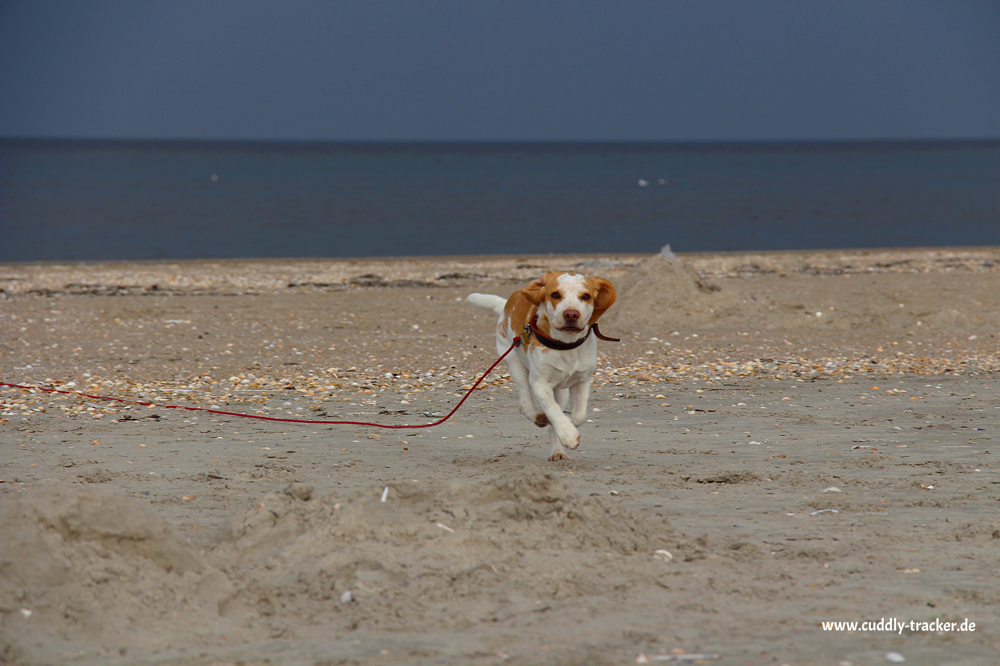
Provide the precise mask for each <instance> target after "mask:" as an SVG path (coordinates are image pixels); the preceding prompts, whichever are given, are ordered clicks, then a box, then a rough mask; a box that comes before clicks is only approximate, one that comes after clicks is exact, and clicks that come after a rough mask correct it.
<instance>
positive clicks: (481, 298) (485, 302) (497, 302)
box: [465, 294, 507, 315]
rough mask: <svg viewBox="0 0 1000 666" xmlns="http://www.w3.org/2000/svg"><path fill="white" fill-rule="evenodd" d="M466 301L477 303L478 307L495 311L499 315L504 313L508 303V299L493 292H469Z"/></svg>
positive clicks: (470, 303)
mask: <svg viewBox="0 0 1000 666" xmlns="http://www.w3.org/2000/svg"><path fill="white" fill-rule="evenodd" d="M465 302H466V303H468V304H469V305H475V306H476V307H477V308H482V309H484V310H490V311H492V312H495V313H496V314H497V315H502V314H503V309H504V306H505V305H507V299H504V298H500V297H499V296H494V295H493V294H469V295H468V296H467V297H466V299H465Z"/></svg>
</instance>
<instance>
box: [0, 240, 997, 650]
mask: <svg viewBox="0 0 1000 666" xmlns="http://www.w3.org/2000/svg"><path fill="white" fill-rule="evenodd" d="M550 268H568V269H573V270H578V271H581V272H585V273H587V274H591V275H598V276H602V277H606V278H608V279H610V280H612V281H613V282H614V283H615V284H616V286H617V287H618V290H619V298H620V300H619V302H618V303H617V304H616V305H615V307H614V308H612V310H611V311H609V313H608V314H607V315H606V316H605V318H604V319H602V323H601V327H602V330H603V331H604V332H605V333H606V334H609V335H614V336H616V337H621V338H622V342H621V343H602V346H601V359H600V368H599V372H598V375H597V376H596V378H595V390H594V394H593V398H592V402H591V408H592V415H591V422H590V423H587V424H585V425H584V426H583V427H582V428H581V434H582V439H583V443H582V444H581V447H580V449H578V450H577V451H575V452H571V453H570V460H567V461H560V462H556V463H550V462H548V461H547V460H546V456H547V451H548V445H547V442H546V441H545V433H544V431H542V430H539V429H537V428H535V427H534V426H533V425H532V424H530V423H528V422H527V420H526V419H524V418H523V417H521V416H520V414H519V413H518V411H517V406H516V401H515V399H514V396H513V387H512V386H511V384H510V381H509V378H506V377H505V376H504V372H502V369H500V370H498V371H496V372H495V373H494V374H493V375H491V376H490V377H488V378H487V380H486V381H485V382H484V384H483V385H482V388H481V389H480V390H477V391H475V392H474V393H473V395H472V396H471V397H470V398H469V400H468V401H467V402H466V403H465V405H464V406H463V408H462V409H461V410H460V411H459V412H458V413H457V414H456V415H455V416H454V417H452V419H451V420H449V421H447V422H446V423H444V424H442V425H440V426H437V427H435V428H430V429H417V428H404V429H400V430H380V429H374V428H367V427H356V426H346V425H325V424H295V423H284V422H268V421H256V420H249V419H241V418H237V417H227V416H219V415H214V414H211V413H208V412H193V411H179V410H173V409H165V408H163V407H143V406H135V405H128V404H126V403H115V402H107V401H98V400H90V399H85V398H82V397H80V396H78V395H73V394H52V393H44V392H41V391H28V390H21V389H15V388H11V387H7V388H3V389H0V437H2V446H3V450H4V456H3V457H2V459H0V663H12V664H81V665H84V664H86V665H89V664H171V665H173V664H177V665H180V664H185V665H195V664H197V665H203V664H204V665H207V664H235V663H242V664H309V665H311V664H390V663H393V664H396V663H405V664H470V663H471V664H503V663H516V664H626V663H652V662H655V661H667V660H668V659H669V660H671V661H668V662H667V663H708V664H713V663H719V664H741V665H742V664H785V663H787V664H857V665H859V666H860V665H866V664H885V663H892V662H893V660H897V661H898V659H899V658H903V659H905V663H907V664H995V663H997V655H998V654H1000V627H998V619H1000V611H998V610H997V609H998V608H1000V584H998V582H997V577H996V572H997V571H998V569H1000V517H998V516H1000V513H998V509H1000V504H998V501H1000V476H998V475H997V472H996V468H997V465H996V464H995V463H994V459H995V458H996V453H997V452H996V444H995V442H996V432H997V429H998V427H1000V395H998V382H997V372H998V370H1000V338H998V337H997V335H998V333H997V332H998V330H1000V326H998V325H1000V289H997V284H998V279H1000V249H997V248H970V249H938V250H887V251H878V252H875V251H856V252H826V253H770V254H758V255H746V254H722V255H681V256H680V258H679V260H678V261H676V262H672V261H669V260H667V259H665V258H662V257H659V256H542V257H493V258H476V257H471V258H470V257H465V258H435V259H400V260H371V261H332V260H331V261H284V262H282V261H261V262H249V261H247V262H237V261H231V262H148V263H129V264H66V265H55V264H5V265H0V289H2V291H0V330H2V331H3V336H0V381H3V382H11V383H19V384H25V385H32V386H42V387H47V388H56V389H59V390H65V391H78V390H81V391H85V392H87V393H91V394H100V395H107V396H115V397H120V398H123V399H128V400H141V401H146V402H153V403H157V404H160V405H167V404H170V405H185V406H195V407H203V408H212V407H213V406H215V407H216V408H218V409H221V410H227V411H234V412H243V413H248V414H259V415H269V416H273V417H281V418H309V419H317V420H322V419H345V420H362V421H373V420H375V421H379V422H385V423H387V424H397V425H418V424H423V423H427V422H430V421H432V420H435V419H436V418H439V417H438V416H435V415H440V414H444V413H447V412H448V411H449V410H450V409H451V407H452V406H454V405H455V404H456V403H457V402H458V400H459V399H460V397H461V395H462V394H464V392H465V389H466V388H468V387H469V386H471V384H472V382H473V381H474V380H475V379H476V378H477V377H478V374H479V373H481V372H482V371H483V370H485V368H486V367H488V366H489V364H490V363H491V362H492V361H493V360H494V358H495V354H494V350H493V340H492V324H493V322H492V316H491V315H489V314H488V313H485V312H482V311H480V310H476V309H474V308H471V307H469V306H467V305H465V304H464V303H462V302H461V299H462V298H464V296H465V295H466V294H468V293H469V292H472V291H484V292H491V293H498V294H502V295H506V294H508V293H510V292H511V291H513V290H514V289H516V288H518V287H519V286H520V285H521V284H523V283H524V282H526V281H527V280H528V279H530V278H532V277H534V276H535V275H536V274H538V273H540V272H541V271H543V270H545V269H550ZM880 620H884V621H885V622H884V623H883V624H882V625H880V626H879V627H864V628H862V627H860V626H859V627H858V628H856V629H854V630H850V629H839V630H826V629H824V628H823V626H822V623H823V622H857V623H859V624H860V623H862V622H872V623H878V622H879V621H880ZM935 621H939V622H940V623H946V622H954V623H956V625H955V626H954V627H952V626H947V625H943V624H938V625H934V624H933V623H934V622H935ZM966 621H967V622H968V623H975V628H974V630H970V624H968V623H967V624H965V626H964V630H963V627H962V623H963V622H966ZM911 622H912V623H913V624H912V625H911V624H910V623H911ZM886 623H891V624H890V625H889V626H890V627H891V628H890V630H886V628H885V627H886ZM899 623H902V624H903V625H904V627H903V629H902V630H900V629H899ZM923 623H930V624H923Z"/></svg>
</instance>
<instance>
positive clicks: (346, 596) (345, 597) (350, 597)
mask: <svg viewBox="0 0 1000 666" xmlns="http://www.w3.org/2000/svg"><path fill="white" fill-rule="evenodd" d="M351 601H354V594H353V593H352V592H351V591H350V590H348V591H347V592H344V593H343V594H342V595H340V603H342V604H346V603H348V602H351Z"/></svg>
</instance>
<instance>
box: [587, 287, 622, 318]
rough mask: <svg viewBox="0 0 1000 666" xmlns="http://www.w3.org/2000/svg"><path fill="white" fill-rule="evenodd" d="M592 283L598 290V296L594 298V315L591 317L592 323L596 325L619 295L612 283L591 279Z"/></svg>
mask: <svg viewBox="0 0 1000 666" xmlns="http://www.w3.org/2000/svg"><path fill="white" fill-rule="evenodd" d="M591 283H592V284H593V286H594V287H595V288H596V289H597V296H596V297H595V298H594V314H592V315H590V323H591V324H596V323H597V320H598V319H599V318H600V317H601V315H602V314H604V313H605V312H606V311H607V309H608V308H610V307H611V306H612V305H613V304H614V302H615V299H616V298H617V297H618V295H617V294H616V293H615V288H614V286H612V284H611V283H610V282H608V281H607V280H604V279H602V278H591Z"/></svg>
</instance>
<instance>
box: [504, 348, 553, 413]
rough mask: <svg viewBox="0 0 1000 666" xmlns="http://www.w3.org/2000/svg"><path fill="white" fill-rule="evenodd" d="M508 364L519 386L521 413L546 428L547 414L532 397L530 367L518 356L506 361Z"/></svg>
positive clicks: (512, 376) (512, 378)
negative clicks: (529, 376)
mask: <svg viewBox="0 0 1000 666" xmlns="http://www.w3.org/2000/svg"><path fill="white" fill-rule="evenodd" d="M504 362H505V363H506V364H507V371H508V372H509V373H510V378H511V381H513V382H514V386H515V387H516V388H517V402H518V405H519V406H520V408H521V413H522V414H524V415H525V416H526V417H528V418H529V419H530V420H531V421H532V422H533V423H534V424H535V425H536V426H538V427H539V428H544V427H545V426H547V425H548V424H549V421H548V419H547V418H545V414H540V413H539V412H538V408H537V407H535V402H534V400H532V398H531V382H530V381H529V379H528V369H527V368H526V367H524V364H523V363H521V360H520V359H519V358H517V357H516V356H515V357H514V358H508V359H507V360H506V361H504Z"/></svg>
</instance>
